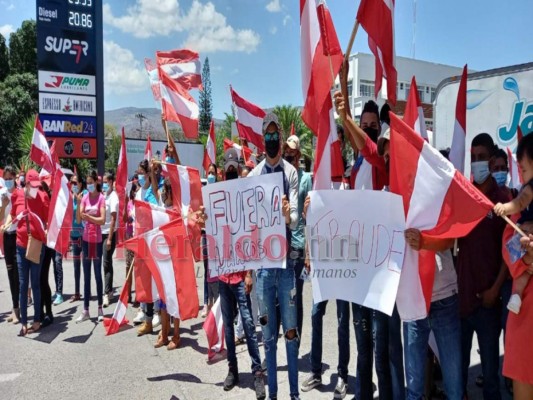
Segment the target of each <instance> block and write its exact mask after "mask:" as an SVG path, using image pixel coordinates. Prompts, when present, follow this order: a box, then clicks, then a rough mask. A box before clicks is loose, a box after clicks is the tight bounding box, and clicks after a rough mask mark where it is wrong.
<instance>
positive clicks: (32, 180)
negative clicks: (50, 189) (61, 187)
mask: <svg viewBox="0 0 533 400" xmlns="http://www.w3.org/2000/svg"><path fill="white" fill-rule="evenodd" d="M26 183H27V184H29V185H30V186H31V187H39V186H41V180H40V179H39V173H38V172H37V171H35V170H34V169H30V170H29V171H28V172H26Z"/></svg>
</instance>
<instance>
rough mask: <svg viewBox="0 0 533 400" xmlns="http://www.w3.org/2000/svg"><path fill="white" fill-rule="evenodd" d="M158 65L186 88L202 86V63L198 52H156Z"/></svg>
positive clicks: (184, 50)
mask: <svg viewBox="0 0 533 400" xmlns="http://www.w3.org/2000/svg"><path fill="white" fill-rule="evenodd" d="M156 60H157V65H158V67H159V68H161V70H162V71H163V72H164V73H165V74H167V75H168V76H169V77H170V78H171V79H173V80H175V81H176V82H177V83H179V84H180V85H181V86H182V87H183V88H184V89H186V90H189V89H193V88H199V89H201V88H202V65H201V63H200V57H199V55H198V53H196V52H194V51H191V50H186V49H182V50H171V51H157V52H156Z"/></svg>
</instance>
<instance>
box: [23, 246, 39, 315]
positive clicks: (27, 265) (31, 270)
mask: <svg viewBox="0 0 533 400" xmlns="http://www.w3.org/2000/svg"><path fill="white" fill-rule="evenodd" d="M43 248H44V246H43ZM43 255H44V251H43V249H41V261H40V262H39V263H38V264H35V263H32V262H31V261H29V260H28V259H27V258H26V249H25V248H23V247H20V246H17V265H18V270H19V284H20V291H19V293H20V323H21V324H22V325H27V324H28V284H29V280H30V279H31V290H32V292H33V312H34V315H33V321H34V322H41V264H42V261H43Z"/></svg>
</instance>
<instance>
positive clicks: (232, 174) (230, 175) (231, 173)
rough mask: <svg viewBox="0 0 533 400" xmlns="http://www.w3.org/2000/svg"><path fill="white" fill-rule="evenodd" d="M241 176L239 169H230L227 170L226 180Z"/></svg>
mask: <svg viewBox="0 0 533 400" xmlns="http://www.w3.org/2000/svg"><path fill="white" fill-rule="evenodd" d="M238 177H239V174H238V172H237V171H228V172H226V180H227V181H230V180H232V179H237V178H238Z"/></svg>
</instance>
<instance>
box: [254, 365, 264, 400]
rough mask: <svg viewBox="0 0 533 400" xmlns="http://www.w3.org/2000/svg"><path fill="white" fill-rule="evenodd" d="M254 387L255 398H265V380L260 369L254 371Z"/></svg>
mask: <svg viewBox="0 0 533 400" xmlns="http://www.w3.org/2000/svg"><path fill="white" fill-rule="evenodd" d="M254 389H255V398H256V399H257V400H264V399H265V398H266V391H265V380H264V378H263V374H262V373H261V371H258V372H256V373H255V375H254Z"/></svg>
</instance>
